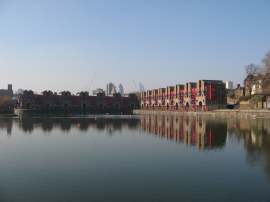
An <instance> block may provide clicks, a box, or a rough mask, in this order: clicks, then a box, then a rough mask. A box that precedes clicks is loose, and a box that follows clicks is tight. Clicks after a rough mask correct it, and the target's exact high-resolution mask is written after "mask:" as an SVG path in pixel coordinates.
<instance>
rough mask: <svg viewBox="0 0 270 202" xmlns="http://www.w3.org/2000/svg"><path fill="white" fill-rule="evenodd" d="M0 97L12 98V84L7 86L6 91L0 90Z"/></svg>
mask: <svg viewBox="0 0 270 202" xmlns="http://www.w3.org/2000/svg"><path fill="white" fill-rule="evenodd" d="M0 97H10V98H12V97H13V90H12V84H8V89H0Z"/></svg>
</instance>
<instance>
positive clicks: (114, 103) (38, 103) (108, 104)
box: [19, 91, 138, 112]
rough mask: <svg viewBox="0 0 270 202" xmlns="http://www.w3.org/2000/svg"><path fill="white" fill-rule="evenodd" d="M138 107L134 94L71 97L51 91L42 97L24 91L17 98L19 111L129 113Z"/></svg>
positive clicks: (68, 94) (85, 94)
mask: <svg viewBox="0 0 270 202" xmlns="http://www.w3.org/2000/svg"><path fill="white" fill-rule="evenodd" d="M137 106H138V99H137V96H136V95H135V94H134V93H131V94H129V95H128V96H125V97H123V96H121V95H120V94H119V93H115V94H113V95H112V96H105V94H104V93H98V94H97V95H96V96H89V94H88V92H80V93H78V94H77V95H71V93H70V92H68V91H63V92H61V93H60V95H59V94H56V93H53V92H51V91H43V92H42V95H37V94H34V92H33V91H24V93H23V94H22V95H21V96H20V98H19V107H20V108H21V109H33V110H52V111H57V110H84V111H88V112H91V111H93V112H94V111H104V112H110V111H129V110H132V109H134V108H137Z"/></svg>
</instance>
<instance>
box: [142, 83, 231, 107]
mask: <svg viewBox="0 0 270 202" xmlns="http://www.w3.org/2000/svg"><path fill="white" fill-rule="evenodd" d="M226 104H227V100H226V88H225V83H223V82H222V81H220V80H199V81H198V82H197V83H195V82H188V83H186V84H184V85H182V84H177V85H175V86H168V87H166V88H159V89H158V90H157V89H155V90H149V91H146V92H142V93H141V103H140V105H141V109H147V110H194V111H197V110H214V109H220V108H224V107H225V106H226Z"/></svg>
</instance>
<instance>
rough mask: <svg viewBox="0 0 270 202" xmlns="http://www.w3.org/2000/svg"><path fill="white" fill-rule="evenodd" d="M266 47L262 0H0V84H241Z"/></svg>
mask: <svg viewBox="0 0 270 202" xmlns="http://www.w3.org/2000/svg"><path fill="white" fill-rule="evenodd" d="M267 51H270V1H269V0H258V1H254V0H252V1H249V0H224V1H221V0H220V1H214V0H209V1H207V0H205V1H201V0H197V1H192V0H191V1H190V0H186V1H181V0H175V1H174V0H168V1H165V0H122V1H121V0H96V1H90V0H89V1H86V0H0V88H7V84H8V83H12V84H13V87H14V89H15V90H16V89H18V88H23V89H32V90H34V91H37V92H41V91H43V90H49V89H50V90H52V91H56V92H60V91H62V90H70V91H71V92H72V93H76V92H78V91H81V90H86V89H88V88H91V89H95V88H98V87H101V88H105V85H106V83H108V82H113V83H115V84H119V83H120V82H121V83H122V84H123V86H124V90H125V91H133V90H135V86H134V82H133V80H134V81H135V85H138V83H139V81H141V82H142V83H143V84H144V85H145V87H146V88H147V89H153V88H159V87H166V86H169V85H175V84H177V83H185V82H188V81H197V80H199V79H221V80H230V81H233V82H234V84H237V83H241V84H242V83H243V79H244V76H245V71H244V66H245V65H247V64H250V63H255V64H261V60H262V58H263V57H264V56H265V54H266V53H267ZM95 72H96V76H95V78H94V80H93V84H92V86H90V85H91V81H92V79H93V77H94V75H95Z"/></svg>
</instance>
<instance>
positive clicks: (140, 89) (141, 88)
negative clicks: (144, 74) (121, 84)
mask: <svg viewBox="0 0 270 202" xmlns="http://www.w3.org/2000/svg"><path fill="white" fill-rule="evenodd" d="M139 91H140V92H144V91H145V88H144V85H143V84H142V83H141V82H140V83H139Z"/></svg>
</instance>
